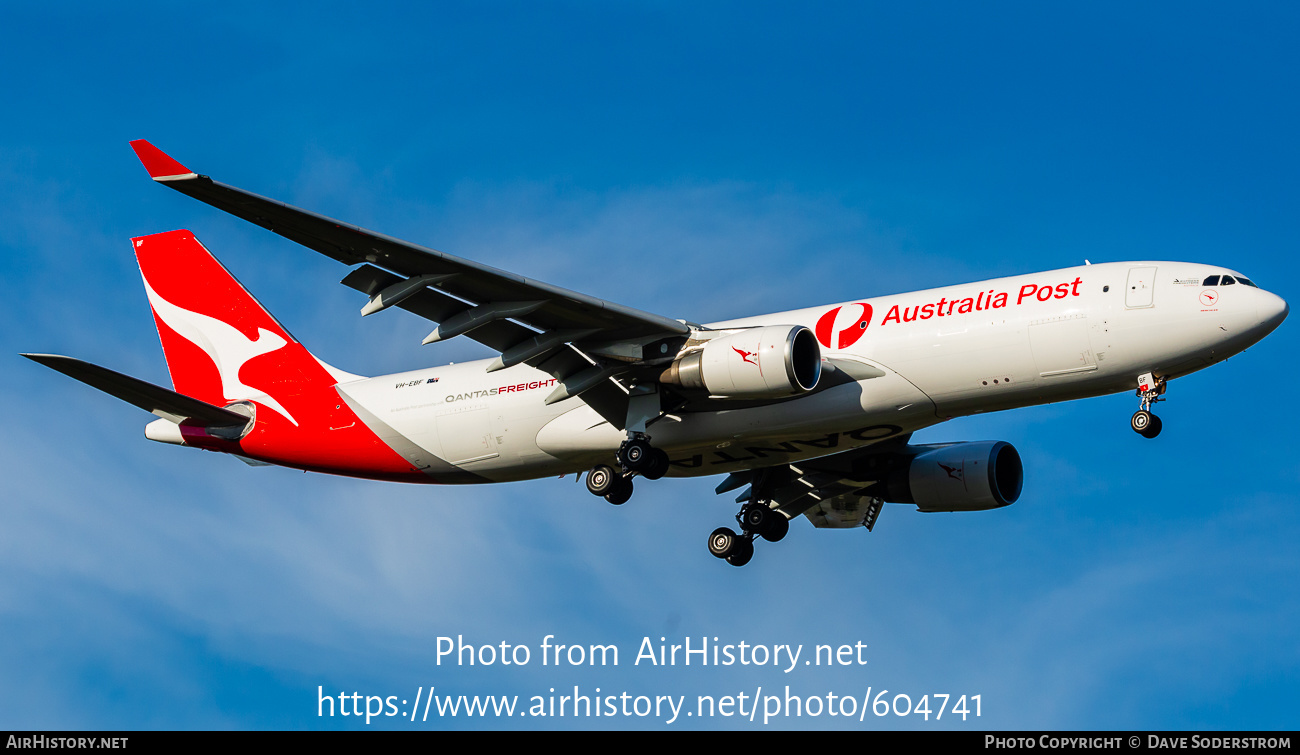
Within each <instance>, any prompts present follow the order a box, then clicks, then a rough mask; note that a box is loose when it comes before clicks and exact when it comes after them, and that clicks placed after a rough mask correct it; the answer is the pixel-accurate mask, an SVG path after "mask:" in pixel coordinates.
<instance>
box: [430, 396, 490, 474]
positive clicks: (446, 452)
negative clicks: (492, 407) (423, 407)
mask: <svg viewBox="0 0 1300 755" xmlns="http://www.w3.org/2000/svg"><path fill="white" fill-rule="evenodd" d="M438 441H439V442H440V443H441V445H442V454H443V458H445V459H446V460H447V461H449V462H451V463H452V464H468V463H469V462H471V461H483V460H484V459H491V458H493V457H495V456H496V455H497V444H496V438H495V437H493V434H492V427H491V423H490V422H489V419H488V408H487V406H484V405H481V404H480V405H478V406H472V405H465V404H457V405H455V406H454V407H448V408H445V409H442V410H440V411H439V412H438Z"/></svg>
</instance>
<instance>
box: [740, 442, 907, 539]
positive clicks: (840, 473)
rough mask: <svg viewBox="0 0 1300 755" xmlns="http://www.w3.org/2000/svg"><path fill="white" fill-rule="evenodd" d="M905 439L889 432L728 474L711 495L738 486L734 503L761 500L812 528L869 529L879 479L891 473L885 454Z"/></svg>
mask: <svg viewBox="0 0 1300 755" xmlns="http://www.w3.org/2000/svg"><path fill="white" fill-rule="evenodd" d="M910 437H911V434H910V433H909V434H907V435H900V436H895V437H893V438H890V439H888V440H887V441H885V442H883V443H878V444H875V445H871V446H866V447H863V448H856V449H853V450H850V451H843V452H841V453H838V454H832V455H830V456H823V457H821V458H819V459H809V460H806V461H801V462H798V463H796V464H778V465H775V466H771V467H762V468H759V469H750V470H745V471H742V472H733V473H732V474H730V475H728V476H727V478H726V479H724V480H723V481H722V482H721V483H720V484H719V485H718V487H717V493H718V494H719V495H721V494H723V493H726V492H729V491H732V490H736V489H738V488H742V487H743V488H745V490H744V491H742V492H741V494H740V496H739V497H737V498H736V502H737V503H743V502H745V501H750V500H763V501H767V502H768V503H769V504H770V505H771V506H772V507H773V508H775V509H776V510H778V511H780V512H781V513H783V514H785V516H786V517H788V518H790V519H793V518H794V517H796V516H799V515H800V514H803V515H804V516H805V517H807V518H808V521H810V522H812V524H813V526H814V527H818V528H828V529H847V528H850V527H866V528H867V531H868V532H869V531H871V530H872V529H873V528H875V526H876V519H877V517H879V516H880V512H881V510H882V509H883V507H884V503H885V501H884V498H885V490H884V485H882V484H881V483H882V482H883V481H884V479H885V477H886V476H887V475H888V474H889V472H890V471H891V466H890V465H889V464H888V463H885V462H886V458H887V457H888V455H889V454H890V453H891V452H892V451H895V450H897V449H898V448H900V447H901V446H906V444H907V440H908V439H909V438H910ZM746 486H747V487H746Z"/></svg>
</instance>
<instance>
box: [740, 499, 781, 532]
mask: <svg viewBox="0 0 1300 755" xmlns="http://www.w3.org/2000/svg"><path fill="white" fill-rule="evenodd" d="M774 516H780V515H779V514H777V513H776V512H775V511H773V510H772V509H770V508H768V507H767V506H764V505H763V504H761V503H755V504H750V505H749V506H746V507H745V508H744V509H743V510H742V511H741V512H740V526H741V528H743V529H744V530H745V531H746V532H757V533H761V532H763V530H765V529H767V528H768V527H769V526H771V522H772V518H773V517H774Z"/></svg>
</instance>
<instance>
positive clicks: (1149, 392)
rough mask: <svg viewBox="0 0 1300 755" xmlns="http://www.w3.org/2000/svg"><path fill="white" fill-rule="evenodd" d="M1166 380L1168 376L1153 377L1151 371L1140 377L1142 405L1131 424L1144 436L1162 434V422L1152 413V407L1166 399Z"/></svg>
mask: <svg viewBox="0 0 1300 755" xmlns="http://www.w3.org/2000/svg"><path fill="white" fill-rule="evenodd" d="M1166 382H1167V378H1163V377H1160V378H1156V377H1152V375H1151V373H1149V372H1148V373H1146V374H1144V375H1142V376H1141V377H1139V378H1138V389H1137V396H1138V398H1140V399H1142V407H1141V408H1140V409H1138V410H1137V412H1135V413H1134V414H1133V419H1132V420H1130V421H1129V425H1130V426H1131V427H1132V428H1133V432H1135V433H1137V434H1138V435H1141V436H1142V437H1144V438H1154V437H1156V436H1157V435H1159V434H1160V428H1161V426H1162V423H1161V422H1160V418H1159V417H1157V416H1156V415H1154V414H1152V413H1151V407H1152V405H1154V404H1155V403H1156V402H1157V401H1164V400H1165V399H1163V398H1161V396H1162V395H1164V392H1165V383H1166Z"/></svg>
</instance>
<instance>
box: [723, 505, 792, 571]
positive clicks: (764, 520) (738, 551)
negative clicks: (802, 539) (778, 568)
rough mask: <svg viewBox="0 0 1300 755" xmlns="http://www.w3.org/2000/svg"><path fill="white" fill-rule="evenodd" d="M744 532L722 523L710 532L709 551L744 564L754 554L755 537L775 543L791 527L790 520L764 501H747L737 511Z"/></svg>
mask: <svg viewBox="0 0 1300 755" xmlns="http://www.w3.org/2000/svg"><path fill="white" fill-rule="evenodd" d="M736 522H737V523H739V524H740V532H741V534H739V535H737V534H736V533H735V531H733V530H732V529H731V528H730V527H719V528H717V529H716V530H714V531H713V532H712V533H711V534H710V535H709V553H712V554H713V555H714V556H717V557H718V558H720V559H723V560H725V561H726V562H727V563H729V564H731V565H732V566H744V565H745V564H747V563H749V560H750V559H751V558H753V557H754V540H755V539H756V538H759V537H761V538H763V539H764V540H766V541H768V542H769V543H775V542H778V541H780V540H781V539H782V538H784V537H785V535H786V533H787V532H789V531H790V520H789V519H786V518H785V514H782V513H781V512H779V511H777V510H776V509H774V508H772V507H771V506H770V505H769V504H768V503H767V502H765V501H754V502H751V503H747V504H745V506H744V507H743V508H742V509H741V510H740V513H739V514H736Z"/></svg>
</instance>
